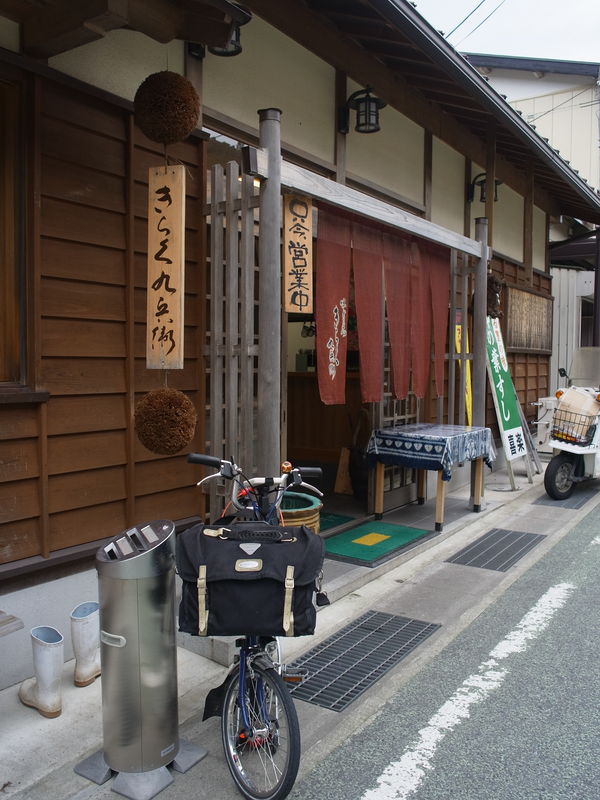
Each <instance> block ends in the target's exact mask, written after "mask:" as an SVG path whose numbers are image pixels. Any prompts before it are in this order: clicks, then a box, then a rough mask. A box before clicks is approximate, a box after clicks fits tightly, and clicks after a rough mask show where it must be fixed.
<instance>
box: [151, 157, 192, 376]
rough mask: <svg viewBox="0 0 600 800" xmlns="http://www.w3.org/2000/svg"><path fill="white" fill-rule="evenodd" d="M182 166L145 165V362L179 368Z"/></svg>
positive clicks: (182, 277)
mask: <svg viewBox="0 0 600 800" xmlns="http://www.w3.org/2000/svg"><path fill="white" fill-rule="evenodd" d="M184 268H185V167H184V166H183V165H175V166H168V167H151V168H150V169H149V170H148V285H147V289H148V296H147V297H148V299H147V314H146V323H147V327H146V367H147V368H148V369H183V303H184V293H185V287H184V274H185V273H184Z"/></svg>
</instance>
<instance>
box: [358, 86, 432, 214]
mask: <svg viewBox="0 0 600 800" xmlns="http://www.w3.org/2000/svg"><path fill="white" fill-rule="evenodd" d="M349 83H350V84H351V85H349V87H348V94H349V95H350V94H351V93H352V92H354V91H356V90H357V89H359V88H362V87H359V86H358V84H354V83H353V82H349ZM379 120H380V125H381V130H380V131H378V132H377V133H369V134H365V133H356V131H355V130H354V124H355V113H354V112H353V111H352V112H350V133H349V134H348V136H347V137H346V139H347V145H346V147H347V150H346V153H347V171H348V173H349V174H351V175H352V176H353V177H354V176H358V177H359V178H364V179H365V180H366V181H369V182H370V183H374V184H376V185H377V186H381V187H383V188H385V189H389V190H390V191H392V192H394V193H396V194H399V195H401V196H402V197H405V198H406V199H408V200H410V201H413V202H415V203H418V204H419V205H422V203H423V193H424V172H423V170H424V159H425V157H424V151H423V146H424V135H425V134H424V130H423V128H421V127H420V126H419V125H416V124H415V123H414V122H412V121H411V120H409V119H408V117H405V116H404V114H400V112H399V111H396V110H395V109H393V108H389V107H386V108H383V109H382V110H381V112H380V115H379Z"/></svg>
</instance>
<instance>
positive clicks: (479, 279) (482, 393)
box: [473, 217, 488, 427]
mask: <svg viewBox="0 0 600 800" xmlns="http://www.w3.org/2000/svg"><path fill="white" fill-rule="evenodd" d="M475 239H476V240H477V241H478V242H480V243H481V249H482V252H481V256H480V258H479V261H478V263H477V267H476V269H475V296H474V299H473V425H476V426H482V427H483V426H485V406H486V380H485V372H486V348H485V339H486V330H485V326H486V316H487V262H488V259H487V253H488V244H487V241H488V221H487V219H486V217H478V218H477V219H476V220H475Z"/></svg>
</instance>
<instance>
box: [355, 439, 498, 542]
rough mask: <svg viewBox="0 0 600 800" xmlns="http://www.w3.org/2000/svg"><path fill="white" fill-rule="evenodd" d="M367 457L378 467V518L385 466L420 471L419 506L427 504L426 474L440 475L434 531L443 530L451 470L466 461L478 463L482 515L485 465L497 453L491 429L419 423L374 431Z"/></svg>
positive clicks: (478, 501) (477, 500)
mask: <svg viewBox="0 0 600 800" xmlns="http://www.w3.org/2000/svg"><path fill="white" fill-rule="evenodd" d="M367 455H368V456H369V458H370V460H371V461H372V462H374V463H375V466H376V472H375V515H376V516H377V517H378V518H381V515H382V513H383V470H384V465H385V464H396V465H399V466H404V467H413V468H414V469H416V470H417V494H418V499H419V502H420V503H422V502H424V501H425V500H424V494H425V472H426V470H435V471H437V473H438V483H437V495H436V516H435V529H436V530H442V524H443V519H444V499H445V483H446V482H447V481H449V480H450V478H451V477H452V468H453V467H454V466H455V465H457V464H462V463H464V462H465V461H474V462H475V491H474V504H473V509H474V510H475V511H479V510H480V508H481V493H482V489H483V486H482V481H483V469H482V462H483V461H486V463H488V464H490V463H491V462H492V461H493V459H494V458H495V455H496V453H495V449H494V443H493V439H492V433H491V431H490V429H489V428H479V427H474V426H470V425H435V424H428V423H417V424H415V425H400V426H398V427H396V428H382V429H379V430H375V431H373V432H372V434H371V438H370V439H369V443H368V445H367Z"/></svg>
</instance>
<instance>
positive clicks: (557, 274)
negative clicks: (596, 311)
mask: <svg viewBox="0 0 600 800" xmlns="http://www.w3.org/2000/svg"><path fill="white" fill-rule="evenodd" d="M550 273H551V275H552V294H553V295H554V308H553V314H552V356H551V357H550V375H549V376H548V388H549V394H554V392H555V391H556V390H557V389H558V387H559V385H560V384H561V383H562V382H561V379H560V378H559V376H558V370H559V367H564V368H565V369H566V370H567V372H568V370H569V367H570V365H571V359H572V358H573V352H574V350H575V349H576V348H577V347H579V344H580V335H581V298H580V297H579V296H578V291H577V277H578V272H577V270H573V269H558V268H553V269H551V270H550Z"/></svg>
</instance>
